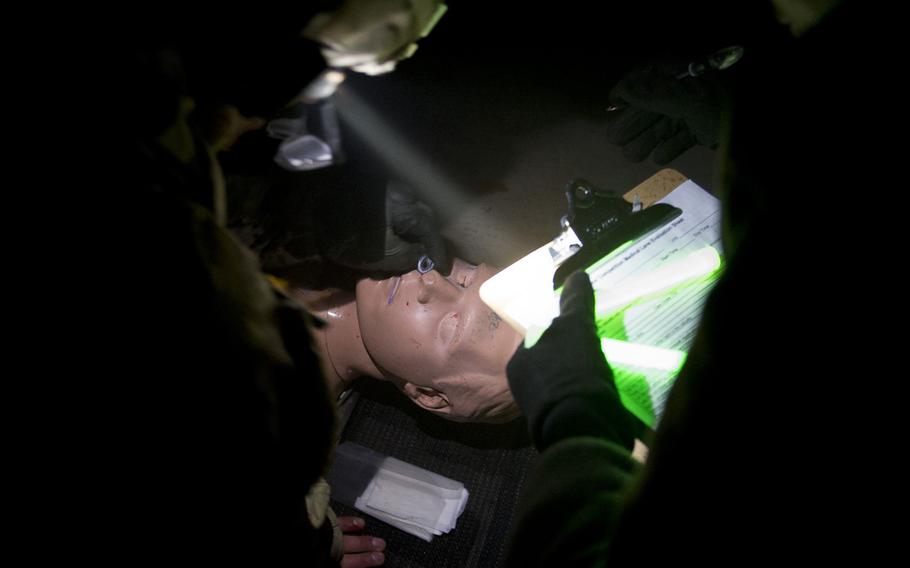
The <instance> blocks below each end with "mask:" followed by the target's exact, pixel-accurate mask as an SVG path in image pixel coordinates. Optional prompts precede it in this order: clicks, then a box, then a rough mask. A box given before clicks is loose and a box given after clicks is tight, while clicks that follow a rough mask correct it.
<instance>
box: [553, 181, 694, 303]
mask: <svg viewBox="0 0 910 568" xmlns="http://www.w3.org/2000/svg"><path fill="white" fill-rule="evenodd" d="M566 199H567V200H568V202H569V207H568V213H567V214H565V215H563V217H562V219H561V220H560V224H561V226H562V228H563V230H564V231H565V230H569V229H571V230H572V231H574V233H575V235H576V236H577V237H578V240H579V241H581V244H582V246H581V247H580V248H579V250H578V251H576V252H575V253H574V254H573V255H572V256H570V257H568V258H567V259H566V260H565V261H564V262H562V264H560V266H559V267H558V268H557V269H556V272H555V274H554V275H553V289H554V290H555V289H557V288H559V287H560V286H562V283H563V282H564V281H565V279H566V278H568V276H569V275H570V274H572V273H573V272H575V271H576V270H579V269H584V268H587V267H589V266H591V265H592V264H594V263H595V262H597V261H598V260H600V259H601V258H603V257H605V256H607V255H609V254H610V253H611V252H613V251H614V250H616V249H617V248H619V247H620V246H622V245H624V244H625V243H627V242H629V241H635V240H637V239H639V238H641V237H643V236H644V235H646V234H648V233H650V232H651V231H653V230H654V229H657V228H659V227H662V226H663V225H666V224H667V223H669V222H670V221H672V220H673V219H675V218H676V217H679V215H681V214H682V209H679V208H678V207H673V206H672V205H668V204H666V203H655V204H654V205H651V206H650V207H647V208H645V209H639V208H637V207H635V206H634V205H633V204H632V203H629V202H628V201H626V200H625V199H623V198H622V197H617V196H615V195H613V194H612V193H610V192H608V191H606V190H604V189H601V188H599V187H597V186H595V185H594V184H592V183H591V182H589V181H587V180H585V179H581V178H578V179H575V180H573V181H571V182H569V183H568V184H567V185H566Z"/></svg>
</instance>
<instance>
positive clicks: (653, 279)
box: [596, 246, 721, 317]
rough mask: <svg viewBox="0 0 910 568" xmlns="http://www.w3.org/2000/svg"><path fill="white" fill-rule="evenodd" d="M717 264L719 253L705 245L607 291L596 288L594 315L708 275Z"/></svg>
mask: <svg viewBox="0 0 910 568" xmlns="http://www.w3.org/2000/svg"><path fill="white" fill-rule="evenodd" d="M720 265H721V261H720V255H719V254H718V253H717V251H716V250H715V249H714V247H710V246H708V247H704V248H702V249H699V250H697V251H695V252H693V253H692V254H690V255H688V256H687V257H685V258H681V259H679V260H677V261H674V262H668V263H667V264H665V265H663V266H661V267H660V268H657V269H655V270H651V271H649V272H646V273H644V274H640V275H636V276H632V277H630V278H627V279H626V280H624V281H623V282H622V283H621V284H619V285H618V286H613V287H611V288H610V289H608V290H597V291H596V296H597V317H605V316H607V315H609V314H611V313H612V312H615V311H616V310H618V309H621V308H624V307H625V306H627V305H629V304H631V303H632V302H634V301H635V300H638V299H639V298H644V297H646V296H650V295H653V294H656V293H657V292H662V291H664V290H667V289H669V288H672V287H674V286H676V285H678V284H682V283H683V282H687V281H689V280H692V279H695V278H698V277H701V276H705V275H707V274H711V273H712V272H714V271H715V270H717V269H718V268H720Z"/></svg>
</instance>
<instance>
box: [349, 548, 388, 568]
mask: <svg viewBox="0 0 910 568" xmlns="http://www.w3.org/2000/svg"><path fill="white" fill-rule="evenodd" d="M384 563H385V554H383V553H381V552H363V553H360V554H345V555H344V557H343V558H342V559H341V568H366V567H367V566H382V565H383V564H384Z"/></svg>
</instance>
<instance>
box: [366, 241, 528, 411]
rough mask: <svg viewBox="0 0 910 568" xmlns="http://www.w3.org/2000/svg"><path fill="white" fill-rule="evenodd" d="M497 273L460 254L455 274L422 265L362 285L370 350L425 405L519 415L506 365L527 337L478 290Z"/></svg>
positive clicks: (433, 408) (387, 372)
mask: <svg viewBox="0 0 910 568" xmlns="http://www.w3.org/2000/svg"><path fill="white" fill-rule="evenodd" d="M495 272H496V271H495V270H493V269H491V268H490V267H489V266H486V265H484V264H481V265H479V266H474V265H471V264H468V263H467V262H464V261H462V260H460V259H455V261H454V263H453V266H452V273H451V274H450V275H449V276H448V277H446V276H443V275H442V274H440V273H438V272H436V271H435V270H432V271H430V272H428V273H426V274H420V273H418V272H417V271H416V270H415V271H412V272H409V273H407V274H405V275H403V276H401V277H395V278H389V279H386V280H370V279H365V280H361V281H360V282H359V283H358V284H357V317H358V319H359V321H360V332H361V335H362V339H363V344H364V346H365V347H366V350H367V352H368V353H369V355H370V357H371V358H372V359H373V362H374V363H375V364H376V366H377V367H378V368H379V369H380V371H381V372H382V373H383V374H384V375H385V376H386V378H388V379H390V380H393V381H396V382H398V383H399V387H400V388H401V389H402V390H403V391H404V392H405V394H406V395H407V396H409V397H410V398H411V399H412V400H413V401H414V402H415V403H417V404H418V405H419V406H422V407H424V408H426V409H427V410H431V411H433V412H436V413H438V414H441V415H444V416H445V417H446V418H450V419H453V420H463V421H467V420H471V421H488V422H494V421H505V420H508V419H511V418H513V417H515V416H517V415H518V410H517V407H516V406H515V403H514V400H513V399H512V395H511V393H510V392H509V387H508V382H507V380H506V374H505V369H506V363H508V361H509V359H510V358H511V356H512V354H513V353H514V352H515V349H516V348H517V346H518V344H519V343H520V342H521V336H520V335H519V334H518V332H517V331H515V330H514V329H513V328H512V327H510V326H509V325H508V324H507V323H506V322H504V321H502V320H501V319H500V318H499V316H497V315H496V314H495V313H494V312H493V311H492V310H490V308H488V307H487V306H486V304H484V303H483V301H482V300H481V299H480V296H479V295H478V290H479V288H480V285H481V284H482V283H483V282H485V281H486V280H487V279H489V278H490V277H491V276H492V275H493V274H495ZM396 283H397V285H398V289H397V291H396V292H395V293H394V295H393V296H392V301H391V303H389V297H390V295H392V293H393V290H394V289H395V286H396Z"/></svg>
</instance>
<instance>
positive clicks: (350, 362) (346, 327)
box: [292, 288, 382, 396]
mask: <svg viewBox="0 0 910 568" xmlns="http://www.w3.org/2000/svg"><path fill="white" fill-rule="evenodd" d="M292 295H293V296H294V298H295V299H297V300H298V301H299V302H301V303H302V304H303V306H304V307H305V308H306V309H307V310H308V311H309V312H310V313H311V314H313V315H315V316H317V317H319V318H321V319H322V320H324V321H325V326H324V327H322V328H321V329H313V330H311V331H312V335H313V343H314V347H315V349H316V351H317V354H318V355H319V358H320V361H321V362H322V370H323V374H325V376H326V379H327V381H328V383H329V389H330V392H332V393H333V395H335V396H338V395H340V394H341V393H342V392H344V391H345V390H347V389H348V388H349V387H350V385H351V383H352V382H353V381H354V379H356V378H358V377H362V376H368V377H374V378H382V373H381V372H380V371H379V369H378V368H376V365H375V364H374V363H373V360H372V359H371V358H370V355H369V353H367V350H366V347H365V346H364V345H363V340H362V339H361V336H360V322H359V320H358V319H357V302H356V300H355V298H354V294H353V293H351V292H345V291H341V290H322V291H318V292H312V291H307V290H302V289H299V288H296V289H294V290H293V291H292Z"/></svg>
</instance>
